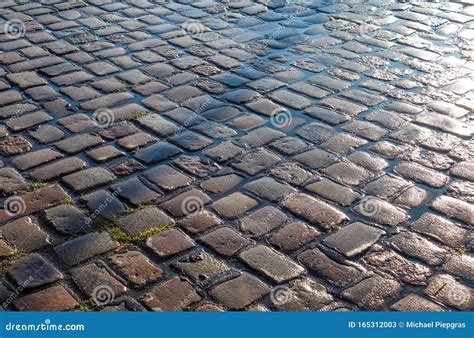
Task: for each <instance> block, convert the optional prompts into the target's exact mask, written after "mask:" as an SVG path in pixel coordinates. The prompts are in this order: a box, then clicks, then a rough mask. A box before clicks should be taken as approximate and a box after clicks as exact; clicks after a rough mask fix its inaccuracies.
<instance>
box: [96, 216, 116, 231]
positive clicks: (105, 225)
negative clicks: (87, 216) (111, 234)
mask: <svg viewBox="0 0 474 338" xmlns="http://www.w3.org/2000/svg"><path fill="white" fill-rule="evenodd" d="M91 227H92V228H93V229H95V230H97V231H107V230H108V229H110V228H113V227H114V224H113V223H112V222H111V221H110V220H108V219H107V218H105V217H102V216H97V217H93V218H92V222H91Z"/></svg>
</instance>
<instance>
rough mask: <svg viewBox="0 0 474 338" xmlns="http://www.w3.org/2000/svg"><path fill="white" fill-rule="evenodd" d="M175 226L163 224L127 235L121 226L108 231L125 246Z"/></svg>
mask: <svg viewBox="0 0 474 338" xmlns="http://www.w3.org/2000/svg"><path fill="white" fill-rule="evenodd" d="M172 228H173V225H171V224H169V225H168V224H167V225H162V226H159V227H152V228H149V229H147V230H145V231H142V232H140V233H139V234H137V235H135V236H129V235H127V234H126V233H125V232H124V231H123V230H122V229H120V228H119V227H113V228H109V229H108V230H107V232H108V233H109V235H110V237H112V238H113V239H114V240H115V241H117V242H119V243H120V244H121V245H124V246H133V245H135V244H136V243H137V242H141V241H144V240H146V239H147V238H148V237H150V236H153V235H155V234H158V233H160V232H164V231H167V230H170V229H172Z"/></svg>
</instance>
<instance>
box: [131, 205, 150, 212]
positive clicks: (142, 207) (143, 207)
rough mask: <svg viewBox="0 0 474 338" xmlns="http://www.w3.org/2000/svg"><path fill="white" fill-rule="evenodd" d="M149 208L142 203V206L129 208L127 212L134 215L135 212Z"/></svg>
mask: <svg viewBox="0 0 474 338" xmlns="http://www.w3.org/2000/svg"><path fill="white" fill-rule="evenodd" d="M147 207H149V205H148V204H142V203H141V204H139V205H138V206H137V207H135V208H128V209H127V212H128V213H129V214H131V213H133V212H135V211H138V210H142V209H145V208H147Z"/></svg>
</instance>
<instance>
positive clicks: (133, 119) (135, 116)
mask: <svg viewBox="0 0 474 338" xmlns="http://www.w3.org/2000/svg"><path fill="white" fill-rule="evenodd" d="M147 115H148V112H147V111H142V112H137V113H136V114H135V115H133V116H131V117H130V118H128V119H127V120H129V121H136V120H139V119H141V118H142V117H145V116H147Z"/></svg>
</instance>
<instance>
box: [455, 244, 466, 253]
mask: <svg viewBox="0 0 474 338" xmlns="http://www.w3.org/2000/svg"><path fill="white" fill-rule="evenodd" d="M456 252H457V253H458V254H459V255H464V253H465V252H466V247H465V246H464V244H462V245H460V246H459V247H458V248H457V249H456Z"/></svg>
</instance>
